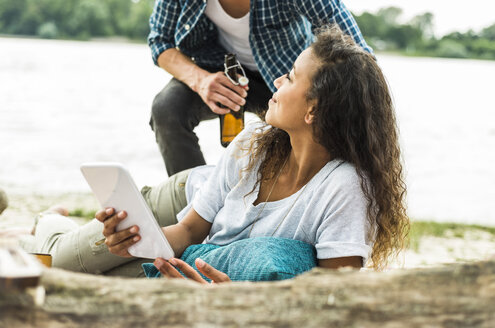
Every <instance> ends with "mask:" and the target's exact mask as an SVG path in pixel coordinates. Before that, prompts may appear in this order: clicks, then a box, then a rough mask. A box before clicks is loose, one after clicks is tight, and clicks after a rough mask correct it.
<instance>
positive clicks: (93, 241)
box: [34, 170, 189, 277]
mask: <svg viewBox="0 0 495 328" xmlns="http://www.w3.org/2000/svg"><path fill="white" fill-rule="evenodd" d="M188 175H189V170H187V171H183V172H179V173H177V174H176V175H173V176H172V177H170V178H169V179H168V180H167V181H165V182H164V183H162V184H160V185H158V186H156V187H153V188H150V187H144V188H143V190H142V193H143V196H144V198H145V200H146V202H147V203H148V205H149V206H150V208H151V210H152V212H153V214H154V215H155V218H156V219H157V221H158V223H159V225H160V226H167V225H171V224H175V223H177V219H176V215H177V213H178V212H180V210H182V208H184V207H185V206H186V205H187V201H186V196H185V182H186V181H187V177H188ZM102 231H103V224H102V223H101V222H99V221H98V220H96V219H94V220H92V221H91V222H89V223H87V224H85V225H83V226H78V225H77V224H76V223H75V222H73V221H72V220H70V219H68V218H67V217H64V216H62V215H59V214H44V215H43V216H42V217H41V218H40V220H39V222H38V224H37V227H36V232H35V250H34V251H35V252H39V253H50V254H51V255H52V256H53V266H54V267H59V268H63V269H67V270H71V271H79V272H87V273H96V274H98V273H104V274H109V275H125V276H131V277H138V276H142V268H141V265H140V264H141V263H142V262H143V259H136V258H124V257H119V256H116V255H113V254H111V253H110V252H109V251H108V248H107V246H106V245H105V243H104V242H103V241H104V236H103V234H102ZM151 261H152V260H149V262H151Z"/></svg>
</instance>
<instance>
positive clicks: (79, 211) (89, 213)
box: [69, 208, 96, 220]
mask: <svg viewBox="0 0 495 328" xmlns="http://www.w3.org/2000/svg"><path fill="white" fill-rule="evenodd" d="M95 214H96V211H95V210H88V209H84V208H76V209H75V210H73V211H70V212H69V216H74V217H79V218H83V219H87V220H92V219H93V218H94V217H95Z"/></svg>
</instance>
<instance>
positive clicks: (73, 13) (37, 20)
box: [0, 0, 154, 41]
mask: <svg viewBox="0 0 495 328" xmlns="http://www.w3.org/2000/svg"><path fill="white" fill-rule="evenodd" d="M153 3H154V1H153V0H14V1H13V0H0V33H4V34H18V35H37V36H40V37H43V38H68V39H89V38H91V37H109V36H124V37H128V38H131V39H140V40H143V41H144V40H145V39H146V36H147V35H148V33H149V27H148V19H149V16H150V15H151V11H152V9H153Z"/></svg>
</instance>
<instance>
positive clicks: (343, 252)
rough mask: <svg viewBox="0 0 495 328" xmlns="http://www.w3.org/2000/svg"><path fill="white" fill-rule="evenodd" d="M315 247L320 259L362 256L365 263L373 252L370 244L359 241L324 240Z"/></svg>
mask: <svg viewBox="0 0 495 328" xmlns="http://www.w3.org/2000/svg"><path fill="white" fill-rule="evenodd" d="M315 247H316V257H317V258H318V259H319V260H323V259H331V258H336V257H348V256H361V257H362V258H363V263H366V261H367V260H368V258H369V256H370V254H371V247H370V246H368V245H366V244H359V243H341V242H324V243H320V244H317V245H316V246H315Z"/></svg>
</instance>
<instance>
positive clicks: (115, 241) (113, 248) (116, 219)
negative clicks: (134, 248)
mask: <svg viewBox="0 0 495 328" xmlns="http://www.w3.org/2000/svg"><path fill="white" fill-rule="evenodd" d="M95 217H96V219H97V220H98V221H100V222H103V225H104V227H103V236H105V238H106V239H105V244H106V245H107V247H108V250H109V251H110V253H112V254H115V255H118V256H122V257H132V255H131V254H129V252H128V251H127V249H128V248H129V247H130V246H131V245H134V244H135V243H137V242H138V241H139V240H140V239H141V237H140V236H139V235H138V234H137V232H138V231H139V227H138V226H132V227H130V228H127V229H125V230H121V231H119V232H116V231H115V228H116V227H117V224H119V223H120V222H121V221H123V220H124V219H125V218H126V217H127V213H126V212H125V211H120V212H119V213H115V210H114V209H113V208H106V209H102V210H100V211H98V212H97V213H96V215H95Z"/></svg>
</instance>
